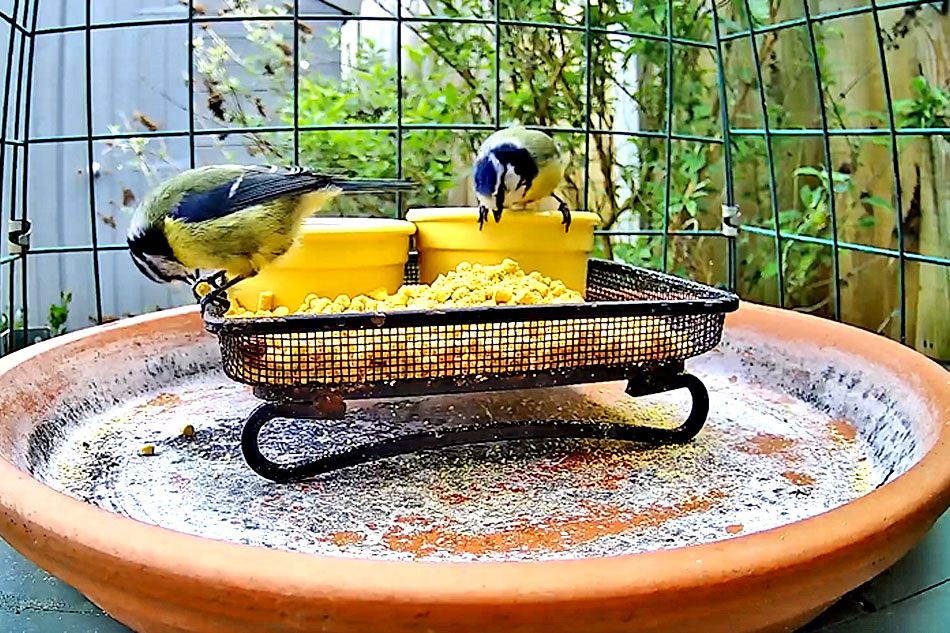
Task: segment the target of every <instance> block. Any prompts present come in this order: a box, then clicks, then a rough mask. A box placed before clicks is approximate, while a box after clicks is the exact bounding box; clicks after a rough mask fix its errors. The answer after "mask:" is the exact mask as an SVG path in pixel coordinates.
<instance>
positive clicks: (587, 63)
mask: <svg viewBox="0 0 950 633" xmlns="http://www.w3.org/2000/svg"><path fill="white" fill-rule="evenodd" d="M497 1H500V0H497ZM670 1H671V2H672V0H670ZM590 5H591V3H590V0H588V1H587V2H585V3H584V47H585V53H584V81H585V82H586V85H587V88H586V93H585V96H586V97H587V98H586V99H585V100H584V101H585V104H584V203H583V205H582V206H583V209H584V211H589V210H590V208H589V207H590V204H589V202H590V199H589V197H588V196H589V193H590V129H591V120H590V118H591V101H592V98H591V83H592V81H591V67H592V66H593V60H592V59H591V48H592V47H591V38H592V37H593V34H592V33H591V30H590Z"/></svg>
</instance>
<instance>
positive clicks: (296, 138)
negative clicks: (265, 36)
mask: <svg viewBox="0 0 950 633" xmlns="http://www.w3.org/2000/svg"><path fill="white" fill-rule="evenodd" d="M398 2H400V3H401V2H402V0H398ZM299 164H300V0H294V165H299Z"/></svg>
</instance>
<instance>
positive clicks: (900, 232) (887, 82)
mask: <svg viewBox="0 0 950 633" xmlns="http://www.w3.org/2000/svg"><path fill="white" fill-rule="evenodd" d="M871 16H872V17H873V19H874V34H875V37H876V39H877V51H878V56H879V57H880V60H881V76H882V78H883V81H884V100H885V102H886V103H887V123H888V131H889V132H890V136H891V169H893V171H894V202H895V208H894V210H895V212H896V213H897V252H898V262H899V266H900V269H899V272H898V293H899V294H900V317H901V325H900V340H901V343H906V342H907V286H906V285H905V274H906V268H907V262H906V259H905V253H904V215H903V210H904V204H903V195H902V192H901V167H900V158H899V154H898V149H897V130H896V125H895V123H894V104H893V101H892V96H891V78H890V75H889V74H888V72H887V54H886V53H885V52H884V41H883V40H882V39H881V17H880V15H879V14H878V7H877V0H871Z"/></svg>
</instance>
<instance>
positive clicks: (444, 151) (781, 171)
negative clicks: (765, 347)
mask: <svg viewBox="0 0 950 633" xmlns="http://www.w3.org/2000/svg"><path fill="white" fill-rule="evenodd" d="M785 1H787V0H785ZM782 2H783V0H749V1H748V3H747V2H746V0H732V1H731V2H729V3H725V4H724V3H718V4H717V6H719V7H720V13H719V16H720V19H721V23H720V28H721V29H723V30H725V31H727V32H729V31H739V30H746V29H748V27H749V24H750V23H751V24H752V25H753V26H764V25H767V24H774V23H776V22H777V21H780V19H782V18H781V16H783V15H785V14H787V13H788V11H787V10H786V11H784V13H783V11H782ZM261 4H262V6H260V7H257V5H256V4H255V3H252V2H248V1H247V0H242V1H238V0H231V1H230V2H228V3H227V4H226V7H225V9H224V10H223V13H224V14H231V15H245V16H249V17H252V18H253V17H254V16H255V15H265V14H286V12H287V8H286V7H285V6H284V5H283V4H281V3H273V4H268V3H261ZM747 4H748V6H749V10H748V11H747V10H746V5H747ZM425 9H426V11H425V14H427V15H440V16H447V17H453V16H455V17H463V18H464V17H471V16H480V17H490V16H491V7H487V6H486V4H485V3H484V2H483V0H428V2H426V3H425ZM586 10H587V11H588V16H587V19H589V22H590V25H591V26H592V27H593V29H594V30H595V34H594V35H593V36H592V38H591V41H590V42H589V47H590V60H589V77H588V60H587V59H586V56H585V53H586V50H587V47H588V42H587V41H586V39H585V33H584V31H583V30H582V29H572V30H551V29H544V28H536V27H521V26H504V25H503V26H502V27H501V29H500V31H499V33H498V34H497V40H496V33H495V32H494V30H493V26H492V25H491V24H488V25H484V24H472V23H464V22H463V23H456V24H447V23H443V22H425V21H410V22H406V23H405V25H406V28H407V29H411V37H410V36H409V33H404V37H403V58H402V62H403V63H402V66H403V76H402V78H401V80H400V78H398V77H397V75H396V64H395V63H394V61H393V58H392V53H391V52H389V51H384V50H382V49H381V48H380V47H379V46H378V45H376V44H375V43H374V42H372V41H370V40H369V39H367V38H366V37H365V36H364V37H361V38H360V39H359V41H358V44H357V45H356V46H355V50H346V51H343V53H344V54H343V59H344V64H343V66H342V68H340V69H339V73H337V72H336V71H337V68H336V67H335V66H334V67H332V68H327V67H320V66H318V65H316V64H315V62H314V58H313V50H314V48H315V45H317V44H319V42H318V41H316V40H315V39H314V36H313V35H312V32H313V31H312V30H311V28H310V27H307V28H301V30H300V31H299V32H298V36H299V40H300V43H299V51H298V55H297V57H298V58H299V60H300V84H299V101H298V103H297V104H296V105H297V108H296V109H297V112H296V116H297V117H299V123H300V124H301V126H302V127H303V128H304V129H303V130H301V132H300V134H299V150H300V156H299V162H300V163H301V164H303V165H306V166H308V167H312V168H317V169H327V170H337V171H340V172H343V173H351V174H358V175H360V176H365V177H392V176H395V175H397V164H398V162H399V161H398V160H397V156H399V155H400V154H401V159H402V160H401V163H402V173H401V174H400V175H402V176H404V177H408V178H410V179H412V180H414V181H416V182H417V183H419V184H420V185H421V187H420V189H419V190H418V191H416V192H414V193H413V194H412V195H411V196H406V199H405V200H404V203H405V204H406V205H409V206H430V205H445V204H452V203H455V202H458V201H459V200H460V199H464V196H460V194H464V191H461V192H460V191H459V188H460V187H463V186H466V185H465V182H466V181H465V178H466V176H467V175H468V172H469V170H470V165H471V162H472V158H473V155H474V151H475V149H476V148H477V146H478V144H479V143H480V142H481V140H482V139H483V138H484V134H470V133H466V132H460V131H457V130H455V129H452V127H453V126H457V125H458V124H464V123H478V124H492V123H494V122H495V120H496V117H497V119H498V121H499V122H500V123H501V124H502V125H507V124H511V123H516V122H520V123H524V124H531V125H540V126H547V127H553V128H565V127H567V128H576V129H585V128H586V127H587V126H588V125H589V126H590V127H592V128H596V129H606V130H609V129H612V128H613V127H614V125H615V122H616V118H617V116H618V112H619V110H620V106H621V105H622V104H626V105H627V107H628V108H630V109H633V110H635V111H636V116H637V117H638V119H639V126H640V129H641V130H643V134H642V135H639V136H634V137H633V138H632V139H630V138H628V137H624V136H621V135H611V134H594V135H592V136H591V137H590V143H589V161H588V162H589V164H588V165H587V166H586V167H585V159H586V158H587V157H588V154H587V148H586V147H585V141H584V137H583V135H582V134H572V133H564V132H562V133H555V134H554V136H555V138H556V140H557V142H558V143H559V145H560V146H561V149H562V151H563V153H564V154H565V157H566V159H567V164H568V169H567V173H566V175H565V183H564V186H563V187H562V190H561V193H562V195H563V196H564V197H565V198H566V199H567V201H568V203H569V204H570V205H571V206H572V207H574V208H585V207H586V208H589V209H590V210H593V211H596V212H597V213H598V214H599V215H600V217H601V219H602V225H601V228H608V229H609V228H625V229H628V228H645V229H660V228H662V227H664V226H666V227H668V228H669V229H670V230H671V231H691V230H696V229H715V228H718V227H719V225H720V216H721V211H720V209H721V205H722V203H723V202H724V180H725V175H724V169H725V164H724V163H725V161H724V148H723V146H722V144H721V143H717V142H714V139H720V138H722V135H723V130H722V115H721V112H722V103H721V102H720V98H721V97H720V87H719V85H718V78H717V70H718V69H717V64H716V59H715V52H714V51H711V50H709V49H706V48H703V47H700V46H689V45H676V46H674V47H672V49H668V48H667V45H666V43H665V42H664V41H663V40H662V37H663V36H665V35H666V33H667V31H668V30H671V31H672V32H673V33H674V34H675V35H676V36H677V37H679V38H684V39H687V40H694V41H701V42H713V41H714V39H715V38H714V30H713V20H712V15H711V10H710V3H709V2H707V1H706V0H674V2H673V12H672V14H671V15H667V5H666V3H665V2H653V3H646V2H633V3H631V2H627V1H625V0H602V1H600V2H597V3H590V4H589V5H587V6H586ZM403 11H404V12H405V11H409V9H408V8H406V7H404V8H403ZM499 11H500V17H501V19H502V20H503V21H505V20H524V21H531V22H536V23H559V24H567V25H572V26H583V25H584V23H585V4H584V3H578V2H576V1H572V0H571V1H569V0H555V1H554V2H542V1H541V0H505V1H504V2H502V3H501V4H500V6H499ZM486 12H487V13H486ZM669 20H672V23H671V24H668V21H669ZM243 24H244V27H245V29H246V39H247V41H248V43H249V44H250V47H249V48H250V52H247V53H238V52H236V51H235V50H234V49H233V48H232V47H231V46H230V45H229V44H228V42H227V41H225V40H224V39H223V38H222V37H221V36H220V35H219V34H218V33H217V32H216V31H215V29H216V26H215V25H206V27H203V29H202V31H201V34H200V35H199V36H198V37H197V38H196V40H195V43H194V44H195V47H194V48H195V54H196V66H195V68H196V79H197V81H198V82H199V83H200V85H199V86H197V88H203V93H202V94H204V95H205V97H204V98H206V99H207V104H206V106H207V107H206V108H203V109H202V110H203V111H206V115H205V116H206V119H207V121H205V123H206V124H207V125H208V126H214V127H240V128H255V127H262V126H267V125H275V124H281V125H287V124H291V123H293V122H294V120H295V104H294V102H293V92H294V91H293V86H292V79H293V61H294V54H293V46H292V44H293V34H292V33H291V32H289V26H288V25H287V24H286V23H277V22H274V21H253V20H249V21H245V22H243ZM316 24H318V23H316V22H314V23H313V25H316ZM668 27H669V28H668ZM813 29H814V33H815V38H816V44H817V46H816V48H817V55H818V61H819V67H820V69H821V80H822V82H821V83H822V84H823V90H824V92H823V94H822V95H821V96H822V97H823V101H824V103H825V106H826V108H825V111H826V113H827V115H828V119H829V124H830V125H831V126H832V127H839V128H843V127H850V126H854V125H859V124H861V123H863V122H867V121H872V122H885V123H886V121H882V115H881V113H879V112H863V111H857V110H856V111H849V110H848V109H847V107H845V105H844V97H845V95H846V93H847V91H848V90H850V86H839V85H837V80H836V77H837V75H838V71H839V70H840V68H839V66H837V65H836V64H835V63H834V60H832V59H830V55H829V53H828V51H829V47H830V46H831V43H832V42H834V40H836V39H837V38H840V37H841V35H842V34H841V31H840V30H838V29H836V28H835V27H833V26H831V25H829V24H824V23H822V24H816V25H814V27H813ZM615 31H617V32H623V33H624V34H621V33H615ZM629 33H639V34H648V35H655V36H661V37H660V38H649V37H630V36H629V35H626V34H629ZM780 38H786V39H785V40H782V41H781V43H780ZM496 41H497V43H498V45H499V46H500V50H498V51H496ZM757 43H758V53H759V56H760V59H761V64H762V68H761V69H756V68H755V66H754V65H753V64H752V59H751V57H750V56H749V55H748V49H749V40H748V39H747V38H739V39H735V40H732V41H730V42H728V43H725V44H724V57H725V71H726V76H727V80H726V82H725V83H726V85H725V86H724V90H725V92H726V99H727V102H728V114H729V120H730V124H731V126H732V127H756V128H760V127H762V126H763V121H762V119H763V118H766V119H767V121H768V122H769V123H770V124H771V125H772V127H773V128H785V129H789V128H811V129H816V128H817V127H818V125H819V123H818V119H817V116H818V115H817V110H816V109H815V108H810V107H807V106H806V107H799V108H797V109H793V108H788V107H786V105H787V102H788V101H789V100H792V101H794V99H795V97H796V96H797V94H798V93H800V92H801V91H808V90H811V89H813V88H814V77H813V73H814V71H813V69H812V59H811V57H810V42H809V40H808V38H807V31H806V30H805V29H782V30H769V31H765V32H763V33H762V34H761V35H760V36H759V37H758V39H757ZM326 45H328V46H329V47H330V49H335V50H340V49H342V46H341V38H340V36H339V33H336V34H334V36H332V37H331V38H330V39H329V41H327V42H326ZM796 46H797V49H796V48H795V47H796ZM245 48H248V47H242V50H243V49H245ZM780 48H781V49H783V54H784V55H785V58H783V59H782V60H781V62H780V63H777V61H776V60H777V59H778V51H779V49H780ZM786 49H787V50H786ZM789 51H791V52H796V51H797V52H800V53H801V55H798V56H795V55H789V54H788V52H789ZM496 53H497V54H498V55H499V57H500V68H499V74H498V76H497V77H496V75H495V57H496ZM670 67H672V73H673V74H672V76H670V75H669V72H670ZM634 70H635V73H634V72H632V71H634ZM757 71H758V72H757ZM760 73H761V75H762V78H761V84H762V85H760V78H759V74H760ZM633 75H635V78H636V80H635V82H634V81H632V80H631V79H630V77H631V76H633ZM400 83H401V85H402V94H401V96H402V109H401V112H400V111H399V110H398V108H397V86H398V85H399V84H400ZM671 83H672V90H671V91H670V92H671V96H672V102H671V103H670V102H668V86H669V85H670V84H671ZM588 84H589V90H588ZM496 85H497V90H498V91H499V96H500V99H499V100H500V111H499V112H496V111H495V110H496V108H495V90H496ZM912 87H913V90H914V95H915V96H914V98H912V99H908V100H904V101H898V102H896V103H895V112H896V113H897V117H898V120H899V122H900V125H901V126H903V127H930V126H936V125H946V122H947V119H948V118H950V115H948V95H947V93H946V92H945V91H943V90H942V89H940V88H938V87H936V86H932V85H929V84H928V83H927V82H926V80H924V79H923V78H917V79H914V80H913V82H912ZM760 92H761V94H763V95H765V97H766V105H765V112H762V113H758V114H756V112H757V111H758V108H759V101H758V97H759V94H760ZM815 99H816V101H817V96H816V97H815ZM631 104H632V106H631ZM588 113H589V117H590V118H589V121H588V118H587V116H588ZM400 115H401V119H402V121H403V123H404V124H405V125H414V124H424V125H426V126H431V127H432V129H421V130H420V129H404V130H403V133H402V137H401V143H400V142H397V137H396V131H395V129H386V130H381V131H380V130H366V129H361V126H366V125H370V124H385V125H387V126H391V127H392V128H395V127H396V123H397V121H398V120H399V119H400ZM126 125H127V126H128V124H126ZM116 129H118V128H116ZM667 130H669V131H670V132H671V133H672V134H675V135H682V136H689V137H695V138H698V139H710V140H697V141H684V140H676V139H673V140H671V141H669V142H668V141H667V138H666V134H665V133H666V132H667ZM227 136H228V135H227V134H222V140H224V138H225V137H227ZM242 138H243V141H244V147H245V149H246V150H247V151H248V152H249V153H250V154H251V155H252V156H257V157H260V159H261V160H262V161H264V162H272V163H284V164H286V163H291V162H292V161H293V160H294V156H293V142H292V141H293V139H292V136H291V135H290V134H287V133H279V134H274V133H263V132H262V133H253V132H252V133H242ZM875 140H878V139H873V138H870V137H868V138H857V137H839V139H836V142H840V143H846V144H847V145H846V146H845V147H846V149H847V150H848V152H847V153H849V154H850V156H849V159H848V160H847V161H842V162H841V164H838V165H824V163H825V162H826V161H825V160H824V158H823V157H818V156H816V154H815V152H814V150H813V148H814V139H805V138H802V139H789V138H788V137H786V138H785V139H784V140H783V141H782V142H783V143H786V145H785V146H783V151H782V152H779V151H778V150H777V149H776V141H775V140H774V139H773V141H772V143H773V147H772V149H773V152H774V153H775V156H776V159H775V163H774V164H773V165H772V166H771V167H772V168H773V169H774V170H776V171H775V173H774V195H775V198H776V200H777V201H778V204H777V206H776V208H777V209H779V212H778V214H777V215H778V225H779V228H780V229H781V230H782V231H783V232H785V233H789V234H798V235H803V236H808V237H816V238H828V237H830V230H831V206H832V200H834V201H835V202H836V203H837V207H838V208H839V209H840V208H845V207H847V208H851V209H853V208H859V209H860V208H863V209H864V210H865V213H864V214H863V215H861V216H860V217H857V218H849V219H848V220H844V219H842V218H841V217H839V218H838V230H839V232H841V231H845V230H847V231H857V235H858V237H859V239H860V238H861V236H862V235H864V236H866V237H868V238H870V236H871V231H872V230H873V229H874V227H875V222H876V217H877V216H876V215H875V213H876V212H877V211H887V212H891V211H892V210H891V209H890V203H889V202H888V201H887V200H884V199H882V198H880V197H878V196H875V195H872V194H870V193H868V192H866V191H862V190H861V189H862V187H858V186H856V185H855V182H854V176H853V174H855V173H857V171H858V170H859V169H860V168H861V166H862V165H861V159H862V148H863V146H864V144H865V143H872V142H875ZM809 143H811V145H809ZM113 147H115V148H117V149H119V150H122V151H124V152H127V153H129V154H130V155H131V157H132V162H133V164H134V165H135V166H136V168H137V169H140V170H141V171H143V172H144V173H146V174H151V173H154V167H155V164H156V161H165V162H167V161H168V158H167V152H166V150H165V147H164V145H163V144H162V143H161V141H157V142H155V141H150V140H148V139H134V138H133V139H129V140H120V141H115V142H114V143H113ZM809 147H811V149H809ZM400 150H401V151H400ZM731 150H732V166H731V167H732V173H733V176H734V178H735V180H736V183H737V185H736V192H737V195H738V196H739V200H738V202H739V204H740V205H741V206H742V207H743V215H744V217H745V218H746V221H749V222H753V223H756V224H758V225H759V226H768V227H771V226H773V216H772V204H771V196H772V195H773V187H770V182H772V175H773V174H772V173H770V169H769V167H770V166H769V165H768V162H767V156H768V153H767V151H766V150H767V147H766V141H765V139H764V138H762V137H757V136H754V135H733V136H732V147H731ZM222 152H223V153H224V155H225V158H229V157H230V156H229V154H228V153H227V151H226V150H224V149H223V148H222ZM668 163H669V168H668V167H667V164H668ZM845 165H847V167H845ZM829 169H830V170H831V173H830V175H829V174H828V170H829ZM585 174H587V175H588V177H589V195H588V198H587V199H586V200H584V199H583V195H584V180H585ZM832 196H834V198H832ZM357 204H359V206H358V207H357V206H356V205H357ZM333 210H334V212H340V213H344V214H379V215H392V214H394V213H396V209H395V207H394V206H393V204H392V200H391V199H380V200H379V203H378V204H367V203H366V201H365V200H342V201H339V202H335V203H334V205H333ZM851 215H853V213H852V214H851ZM848 223H853V226H846V225H847V224H848ZM861 231H865V232H866V233H863V234H862V233H861ZM740 239H741V240H748V239H749V237H748V235H747V234H742V237H740ZM716 244H719V242H718V241H715V240H712V241H710V240H706V239H705V238H699V239H691V240H687V239H673V240H671V242H670V248H669V253H668V257H669V259H668V261H667V262H665V263H666V264H668V266H669V268H670V269H671V270H673V271H675V272H680V273H683V274H688V275H690V276H693V277H696V278H699V279H701V280H704V281H709V282H718V281H721V279H717V278H715V275H717V274H719V273H718V272H717V271H716V270H715V269H714V266H713V265H712V264H711V262H712V260H713V259H714V258H713V256H712V253H713V251H712V250H711V249H713V248H717V246H715V245H716ZM745 244H746V245H748V242H745ZM783 248H784V250H783V253H781V255H782V256H783V257H782V265H783V270H782V272H783V276H784V277H785V280H786V291H787V293H788V294H789V296H790V302H791V304H792V305H801V306H804V305H809V304H815V303H818V302H820V301H821V300H822V299H827V297H828V296H829V293H830V283H831V271H830V266H831V252H830V249H829V248H827V247H825V246H823V245H819V244H812V243H795V244H793V243H792V242H791V241H786V242H785V245H784V247H783ZM596 249H597V250H596V254H598V255H601V256H605V257H614V258H617V259H621V260H625V261H630V262H634V263H638V264H644V265H648V266H651V267H656V268H658V267H660V266H661V265H662V264H663V263H664V262H662V261H661V260H662V254H663V240H662V239H659V238H656V237H653V236H649V237H640V238H636V237H634V238H630V237H616V238H600V239H598V241H597V246H596ZM740 252H741V254H742V257H743V261H742V263H741V264H742V266H741V268H742V270H743V271H744V272H743V275H744V276H743V279H742V284H743V287H742V291H743V292H745V293H746V294H749V295H751V296H754V297H761V296H763V294H765V290H764V289H765V288H769V287H771V286H772V285H774V282H775V278H776V277H777V276H778V272H779V271H778V265H777V258H776V253H774V252H768V251H765V250H758V251H757V250H755V249H751V248H741V249H740ZM720 256H721V255H717V256H716V257H720Z"/></svg>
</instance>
